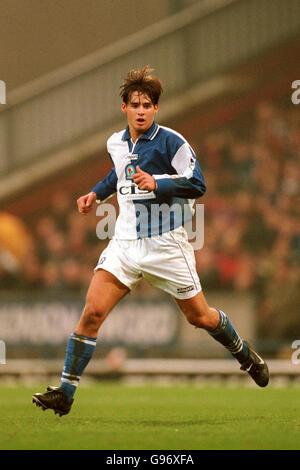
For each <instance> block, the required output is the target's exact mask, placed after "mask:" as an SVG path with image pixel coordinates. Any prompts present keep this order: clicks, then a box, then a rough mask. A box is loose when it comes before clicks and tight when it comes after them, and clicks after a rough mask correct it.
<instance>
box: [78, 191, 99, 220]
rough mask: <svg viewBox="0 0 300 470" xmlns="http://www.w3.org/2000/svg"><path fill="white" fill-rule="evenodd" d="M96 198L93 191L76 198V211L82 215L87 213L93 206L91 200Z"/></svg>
mask: <svg viewBox="0 0 300 470" xmlns="http://www.w3.org/2000/svg"><path fill="white" fill-rule="evenodd" d="M96 199H97V194H96V193H94V192H91V193H88V194H85V195H84V196H81V197H80V198H79V199H77V207H78V212H79V213H80V214H83V215H86V214H88V213H89V212H90V211H91V209H92V207H93V202H94V201H95V200H96Z"/></svg>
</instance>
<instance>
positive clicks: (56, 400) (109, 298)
mask: <svg viewBox="0 0 300 470" xmlns="http://www.w3.org/2000/svg"><path fill="white" fill-rule="evenodd" d="M129 290H130V289H129V288H128V287H126V286H125V285H124V284H122V283H121V282H120V281H119V280H118V279H117V278H116V277H115V276H114V275H113V274H111V273H110V272H108V271H104V270H103V269H99V270H98V271H96V272H95V274H94V276H93V278H92V281H91V284H90V287H89V289H88V293H87V297H86V305H85V307H84V310H83V313H82V315H81V318H80V320H79V323H78V325H77V327H76V328H75V331H74V333H72V334H71V336H70V338H69V341H68V344H67V349H66V356H65V362H64V368H63V372H62V376H61V386H60V387H59V388H58V387H48V392H47V393H44V394H41V393H36V394H35V395H34V396H33V402H34V403H35V404H37V405H38V406H41V407H42V408H43V409H47V408H51V409H54V411H55V413H59V414H60V415H63V414H67V413H68V412H69V411H70V408H71V405H72V403H73V396H74V393H75V391H76V388H77V386H78V383H79V380H80V377H81V375H82V373H83V371H84V369H85V368H86V366H87V364H88V363H89V361H90V359H91V357H92V355H93V353H94V350H95V346H96V340H97V334H98V330H99V328H100V326H101V325H102V323H103V321H104V320H105V318H106V317H107V315H108V314H109V312H110V311H111V310H112V309H113V307H114V306H115V305H116V304H117V303H118V302H119V301H120V300H121V299H122V298H123V297H124V296H125V295H126V294H127V293H128V292H129Z"/></svg>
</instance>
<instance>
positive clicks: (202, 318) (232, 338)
mask: <svg viewBox="0 0 300 470" xmlns="http://www.w3.org/2000/svg"><path fill="white" fill-rule="evenodd" d="M175 300H176V302H177V304H178V306H179V308H180V310H181V311H182V312H183V313H184V315H185V316H186V318H187V320H188V321H189V323H191V324H192V325H194V326H195V327H197V328H203V329H205V330H206V331H207V332H208V333H209V334H210V335H211V336H212V338H214V339H215V340H216V341H218V342H219V343H221V344H222V345H223V346H225V347H226V348H227V349H228V350H229V351H230V352H231V354H232V355H233V357H234V358H235V359H237V360H238V361H239V363H240V364H241V365H242V366H241V369H242V370H247V372H248V373H249V374H250V375H251V377H252V378H253V379H254V381H255V382H256V383H257V385H259V386H260V387H265V386H266V385H267V384H268V381H269V371H268V367H267V364H266V363H265V361H264V360H263V359H262V358H261V357H260V356H259V355H258V354H257V353H256V352H255V351H254V350H253V348H252V347H251V346H250V345H249V344H248V343H247V342H246V341H243V340H242V339H241V338H240V336H239V335H238V333H237V331H236V330H235V328H234V326H233V324H232V323H231V321H230V319H229V318H228V317H227V315H226V314H225V313H224V312H222V311H221V310H217V309H215V308H211V307H209V305H208V304H207V302H206V299H205V296H204V294H203V292H202V291H200V292H198V293H197V294H196V295H195V296H194V297H191V298H189V299H178V298H175Z"/></svg>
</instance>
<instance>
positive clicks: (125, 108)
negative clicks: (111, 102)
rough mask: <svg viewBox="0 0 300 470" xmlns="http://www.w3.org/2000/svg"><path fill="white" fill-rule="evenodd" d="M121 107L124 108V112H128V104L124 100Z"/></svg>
mask: <svg viewBox="0 0 300 470" xmlns="http://www.w3.org/2000/svg"><path fill="white" fill-rule="evenodd" d="M121 109H122V111H123V113H126V112H127V104H126V103H124V101H123V103H122V104H121Z"/></svg>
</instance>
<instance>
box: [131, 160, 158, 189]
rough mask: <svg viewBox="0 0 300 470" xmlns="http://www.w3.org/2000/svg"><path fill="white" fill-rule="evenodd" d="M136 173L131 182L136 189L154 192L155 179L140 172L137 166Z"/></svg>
mask: <svg viewBox="0 0 300 470" xmlns="http://www.w3.org/2000/svg"><path fill="white" fill-rule="evenodd" d="M136 171H137V173H135V174H134V175H133V181H134V182H135V184H136V185H137V186H138V188H139V189H142V190H148V191H155V190H156V180H155V178H153V176H151V175H149V173H146V172H145V171H143V170H141V169H140V167H139V166H138V165H137V167H136Z"/></svg>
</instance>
